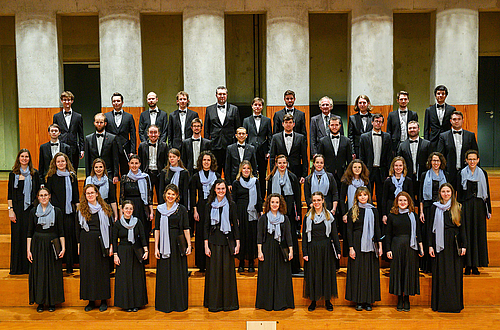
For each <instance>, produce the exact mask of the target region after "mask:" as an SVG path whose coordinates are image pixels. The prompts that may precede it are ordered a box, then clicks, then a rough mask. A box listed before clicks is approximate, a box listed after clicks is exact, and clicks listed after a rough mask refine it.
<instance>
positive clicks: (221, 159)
mask: <svg viewBox="0 0 500 330" xmlns="http://www.w3.org/2000/svg"><path fill="white" fill-rule="evenodd" d="M212 153H213V154H214V156H215V159H217V172H218V173H219V174H220V175H221V176H222V170H223V169H224V166H225V165H226V149H215V150H212ZM225 175H226V173H224V176H225ZM228 175H229V174H228ZM225 179H226V180H227V178H225ZM227 184H232V182H228V183H227Z"/></svg>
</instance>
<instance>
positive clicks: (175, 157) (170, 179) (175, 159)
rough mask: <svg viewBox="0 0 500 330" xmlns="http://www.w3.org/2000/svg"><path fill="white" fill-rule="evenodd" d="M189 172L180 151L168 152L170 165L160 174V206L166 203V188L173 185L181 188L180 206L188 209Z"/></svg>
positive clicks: (172, 150)
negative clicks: (164, 196)
mask: <svg viewBox="0 0 500 330" xmlns="http://www.w3.org/2000/svg"><path fill="white" fill-rule="evenodd" d="M189 180H190V178H189V172H188V170H187V169H186V167H184V164H183V163H182V160H181V153H180V151H179V150H177V149H175V148H172V149H170V150H169V152H168V163H167V165H166V166H165V168H164V169H162V170H161V173H160V192H161V194H160V200H159V201H158V204H163V203H165V200H164V199H163V195H164V193H165V188H166V187H167V186H168V185H169V184H171V183H173V184H175V185H176V186H177V187H178V188H179V198H180V200H179V204H181V205H183V206H184V207H185V208H186V209H187V208H188V206H189V205H188V199H189Z"/></svg>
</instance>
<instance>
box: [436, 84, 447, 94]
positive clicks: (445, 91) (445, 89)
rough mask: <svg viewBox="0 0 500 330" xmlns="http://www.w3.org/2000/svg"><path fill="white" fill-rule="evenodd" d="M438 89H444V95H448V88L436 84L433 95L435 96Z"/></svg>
mask: <svg viewBox="0 0 500 330" xmlns="http://www.w3.org/2000/svg"><path fill="white" fill-rule="evenodd" d="M438 91H444V95H448V88H446V86H445V85H437V86H436V88H434V96H436V93H437V92H438Z"/></svg>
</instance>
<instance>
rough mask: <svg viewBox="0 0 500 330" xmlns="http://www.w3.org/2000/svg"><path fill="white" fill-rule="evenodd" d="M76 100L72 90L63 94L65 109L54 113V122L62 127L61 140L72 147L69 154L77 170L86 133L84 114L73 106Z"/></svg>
mask: <svg viewBox="0 0 500 330" xmlns="http://www.w3.org/2000/svg"><path fill="white" fill-rule="evenodd" d="M74 100H75V96H74V95H73V93H71V92H70V91H66V92H63V93H62V94H61V103H62V105H63V109H62V111H61V112H58V113H56V114H54V117H53V118H52V123H53V124H57V125H58V126H59V128H60V129H61V136H60V140H61V142H64V143H66V144H67V145H69V146H70V147H71V150H72V152H71V154H68V155H67V156H68V157H69V159H71V163H72V164H73V167H74V168H75V170H77V169H78V164H79V160H80V159H81V158H83V156H84V150H83V138H84V135H83V119H82V115H81V114H79V113H78V112H75V111H73V109H72V108H71V105H72V104H73V102H74Z"/></svg>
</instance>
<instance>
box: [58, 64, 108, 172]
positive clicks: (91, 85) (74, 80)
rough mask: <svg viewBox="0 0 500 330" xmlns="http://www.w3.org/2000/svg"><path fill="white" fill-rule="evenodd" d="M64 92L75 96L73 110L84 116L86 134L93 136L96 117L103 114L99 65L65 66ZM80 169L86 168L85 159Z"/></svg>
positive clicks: (82, 160)
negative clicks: (100, 113)
mask: <svg viewBox="0 0 500 330" xmlns="http://www.w3.org/2000/svg"><path fill="white" fill-rule="evenodd" d="M64 90H67V91H68V90H69V91H71V92H72V93H73V94H74V95H75V103H73V110H75V111H76V112H79V113H81V114H82V117H83V132H84V134H85V135H88V134H91V133H92V132H93V131H94V115H95V114H96V113H98V112H101V78H100V70H99V64H97V63H96V64H73V63H66V64H64ZM80 167H85V158H84V159H80Z"/></svg>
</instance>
